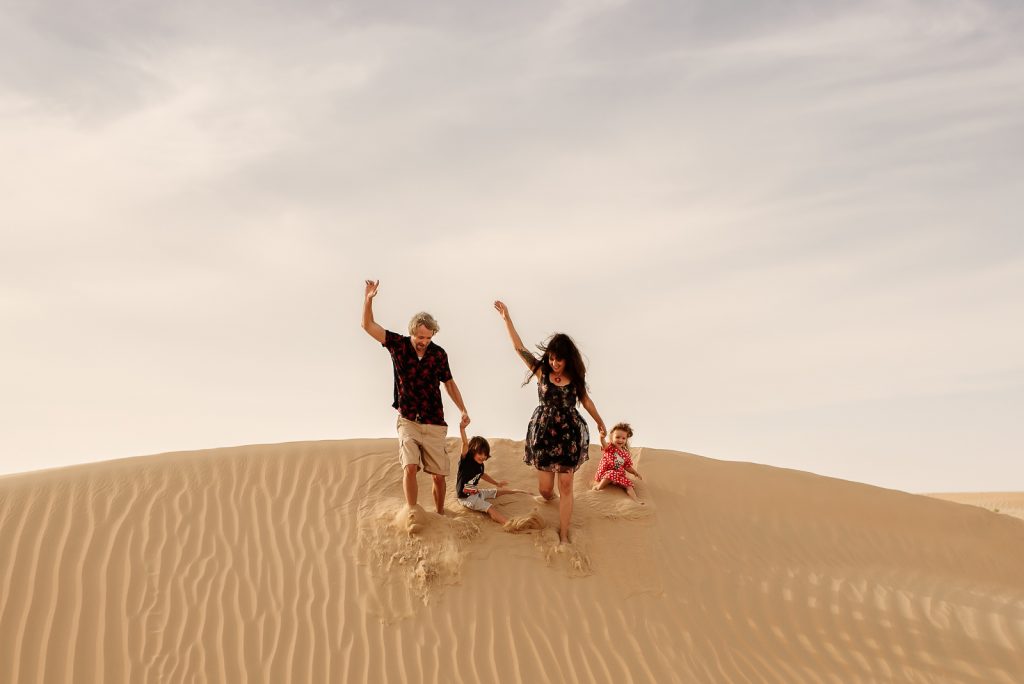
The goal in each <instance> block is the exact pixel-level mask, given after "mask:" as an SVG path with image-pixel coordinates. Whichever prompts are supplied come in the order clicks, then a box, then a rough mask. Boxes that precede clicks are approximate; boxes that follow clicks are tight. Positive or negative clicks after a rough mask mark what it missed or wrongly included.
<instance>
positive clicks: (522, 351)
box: [516, 347, 537, 366]
mask: <svg viewBox="0 0 1024 684" xmlns="http://www.w3.org/2000/svg"><path fill="white" fill-rule="evenodd" d="M516 351H517V352H519V355H520V356H521V357H523V361H526V362H527V363H528V364H530V365H531V366H532V365H533V364H535V363H537V357H536V356H534V355H533V354H531V353H530V352H528V351H526V350H525V349H523V348H522V347H520V348H519V349H517V350H516Z"/></svg>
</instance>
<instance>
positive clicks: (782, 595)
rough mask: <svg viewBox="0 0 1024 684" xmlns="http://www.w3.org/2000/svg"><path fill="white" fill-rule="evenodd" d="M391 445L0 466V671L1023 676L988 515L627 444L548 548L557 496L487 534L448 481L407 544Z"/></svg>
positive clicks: (517, 506)
mask: <svg viewBox="0 0 1024 684" xmlns="http://www.w3.org/2000/svg"><path fill="white" fill-rule="evenodd" d="M492 447H493V458H492V459H491V460H490V461H489V462H488V466H487V469H488V473H489V474H491V475H492V476H494V477H496V478H499V479H507V480H510V482H511V484H510V486H512V487H517V488H521V489H528V490H535V488H536V476H535V474H534V471H533V470H531V469H530V468H528V467H527V466H525V465H523V464H522V462H521V458H522V453H523V444H522V442H512V441H508V440H500V439H499V440H492ZM396 448H397V447H396V441H395V440H393V439H380V440H349V441H328V442H304V443H292V444H277V445H262V446H247V447H238V448H227V449H212V450H208V451H197V452H186V453H172V454H161V455H157V456H147V457H139V458H131V459H123V460H117V461H108V462H103V463H95V464H88V465H82V466H74V467H69V468H62V469H56V470H50V471H40V472H34V473H25V474H19V475H12V476H6V477H3V478H0V681H2V682H42V681H45V682H71V681H75V682H272V683H275V684H276V683H280V682H384V681H393V682H400V681H401V682H404V681H416V682H420V681H422V682H487V681H494V682H519V681H523V682H780V683H787V684H789V683H793V682H842V683H849V682H888V681H892V682H977V683H979V684H981V683H984V684H991V683H994V682H1006V683H1011V682H1021V681H1024V521H1022V520H1020V519H1017V518H1015V517H1012V516H1010V515H1003V514H1001V513H998V514H997V513H994V512H992V511H991V510H986V509H985V508H983V507H979V506H965V505H962V504H960V503H956V502H951V501H945V500H940V499H938V498H935V497H928V496H921V495H914V494H908V493H904V492H900V491H894V490H887V489H880V488H877V487H872V486H868V485H863V484H857V483H853V482H847V481H842V480H836V479H830V478H826V477H820V476H816V475H812V474H808V473H803V472H798V471H791V470H783V469H779V468H773V467H768V466H763V465H756V464H751V463H738V462H727V461H717V460H713V459H709V458H704V457H700V456H695V455H692V454H686V453H680V452H673V451H662V450H654V449H648V448H635V449H634V455H635V457H636V458H635V461H636V465H637V468H638V469H639V470H640V472H641V473H642V474H643V475H644V478H645V479H644V480H643V481H642V482H640V483H639V485H638V493H639V495H640V496H641V497H642V498H643V499H644V500H646V501H647V502H648V505H646V506H642V507H641V506H638V505H636V504H634V503H632V502H631V501H629V499H628V498H627V497H626V495H625V493H624V492H623V491H622V490H617V489H614V488H609V490H606V491H602V492H592V491H589V487H590V480H591V478H592V476H593V473H594V470H595V468H596V466H597V460H598V459H597V456H598V455H599V454H598V451H597V450H596V449H595V448H592V451H591V460H590V461H589V462H588V463H587V464H586V465H585V466H584V468H583V469H581V471H580V473H579V474H578V475H577V479H576V502H577V503H576V513H575V516H574V528H573V539H574V543H573V544H571V545H570V546H568V547H567V548H565V547H563V548H562V549H559V547H558V544H557V534H556V531H555V528H554V526H555V525H557V515H558V512H557V505H551V504H547V505H543V504H539V503H538V502H537V501H535V500H534V499H533V498H532V497H530V496H527V495H509V496H506V497H502V498H501V499H499V500H498V504H499V506H500V508H501V509H502V510H503V511H505V512H506V513H507V514H508V515H512V516H515V517H517V518H518V519H523V518H524V517H525V516H529V515H531V514H532V513H534V511H536V513H537V515H538V516H540V518H541V519H543V521H544V522H545V523H546V527H544V528H543V529H526V530H524V531H521V532H519V533H510V532H507V531H505V530H504V529H503V528H502V527H501V526H499V525H498V524H496V523H494V522H493V521H491V520H489V519H488V518H487V517H486V516H484V515H483V514H480V513H476V512H472V511H467V510H465V509H463V508H462V507H461V506H458V505H457V504H456V503H455V502H454V495H453V493H452V491H451V490H452V489H453V487H454V482H453V481H454V478H451V479H450V480H449V492H448V501H447V511H448V512H447V514H446V515H445V516H444V517H441V516H437V515H436V514H433V513H426V514H423V515H421V517H422V518H423V524H424V526H423V529H422V530H421V531H419V532H418V533H417V534H411V535H410V534H409V531H408V529H407V519H406V517H405V516H403V515H402V505H403V504H402V497H401V488H400V485H399V467H398V464H397V459H396V456H395V454H396ZM450 452H451V454H452V459H453V462H454V459H455V458H457V453H458V452H457V451H456V447H455V442H454V440H453V441H451V442H450ZM453 473H454V469H453ZM420 492H421V493H420V500H421V503H426V502H427V500H428V499H429V484H428V481H427V479H426V477H422V479H421V480H420ZM999 496H1001V497H1016V498H1014V499H1013V500H1014V501H1016V502H1017V505H1019V502H1020V501H1021V498H1022V495H1020V494H1008V495H999ZM1002 500H1003V499H1000V501H1002ZM1006 508H1007V509H1008V508H1010V506H1006Z"/></svg>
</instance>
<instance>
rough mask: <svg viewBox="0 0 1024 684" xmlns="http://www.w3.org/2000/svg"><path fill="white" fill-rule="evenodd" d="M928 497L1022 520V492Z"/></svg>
mask: <svg viewBox="0 0 1024 684" xmlns="http://www.w3.org/2000/svg"><path fill="white" fill-rule="evenodd" d="M928 496H934V497H936V498H938V499H945V500H946V501H955V502H957V503H962V504H967V505H968V506H981V507H982V508H985V509H987V510H990V511H992V512H993V513H1002V514H1004V515H1012V516H1013V517H1015V518H1020V519H1021V520H1024V492H945V493H942V494H929V495H928Z"/></svg>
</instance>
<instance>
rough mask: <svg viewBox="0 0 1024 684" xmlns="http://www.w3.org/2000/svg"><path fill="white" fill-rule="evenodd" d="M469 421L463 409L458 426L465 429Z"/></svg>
mask: <svg viewBox="0 0 1024 684" xmlns="http://www.w3.org/2000/svg"><path fill="white" fill-rule="evenodd" d="M469 423H470V420H469V414H468V413H466V412H465V411H463V412H462V420H461V421H459V427H460V428H463V429H465V428H466V427H467V426H468V425H469Z"/></svg>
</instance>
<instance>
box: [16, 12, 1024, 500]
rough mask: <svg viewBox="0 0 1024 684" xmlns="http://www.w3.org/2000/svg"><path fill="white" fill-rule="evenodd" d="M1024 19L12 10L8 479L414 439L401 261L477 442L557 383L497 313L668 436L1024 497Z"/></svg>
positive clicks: (652, 442)
mask: <svg viewBox="0 0 1024 684" xmlns="http://www.w3.org/2000/svg"><path fill="white" fill-rule="evenodd" d="M1022 36H1024V9H1022V6H1021V5H1020V4H1019V3H1017V2H1009V1H997V0H992V1H971V0H963V1H947V0H927V1H921V2H910V1H893V2H839V1H827V2H826V1H822V0H814V1H813V2H811V1H807V2H790V3H776V2H752V1H749V0H746V1H743V2H723V1H722V0H716V1H714V2H711V1H708V2H677V1H666V2H646V1H636V2H619V1H594V2H577V1H570V2H560V3H559V2H512V3H509V2H502V3H497V2H495V3H488V2H480V1H479V0H465V1H464V2H443V1H438V2H414V1H411V0H409V1H406V2H398V1H395V2H391V1H380V0H378V1H375V2H365V3H352V2H305V3H302V2H283V1H282V2H260V3H238V2H226V3H217V6H216V7H210V6H209V5H208V3H205V2H176V3H155V2H140V3H113V4H112V3H109V2H100V1H99V0H95V1H91V2H78V3H72V4H68V3H62V2H55V1H48V2H47V1H43V2H35V3H23V2H8V3H4V4H3V5H2V6H0V45H3V48H2V54H3V57H4V58H3V59H2V60H0V236H2V241H3V242H2V244H3V248H2V251H0V377H2V387H3V394H2V399H0V434H2V439H0V473H2V472H16V471H24V470H32V469H37V468H47V467H53V466H59V465H66V464H71V463H78V462H84V461H94V460H105V459H109V458H116V457H123V456H133V455H141V454H150V453H158V452H165V451H172V450H180V449H200V448H209V447H216V446H228V445H238V444H252V443H265V442H283V441H294V440H313V439H347V438H360V437H390V436H393V435H394V421H395V412H394V410H393V409H392V408H391V407H390V401H391V370H390V362H389V358H388V356H387V353H386V352H385V351H384V350H383V349H382V348H380V347H379V346H378V345H376V344H375V343H374V342H373V341H372V340H371V339H370V338H369V337H368V336H367V335H366V334H365V333H364V332H363V331H362V330H361V329H360V328H359V317H360V309H361V305H362V292H363V280H364V279H366V278H375V279H377V278H379V279H380V281H381V286H380V295H379V296H378V297H377V300H376V316H377V321H378V322H379V323H381V324H382V325H384V326H385V327H387V328H389V329H392V330H395V331H398V332H405V329H406V324H407V321H408V319H409V317H410V316H411V315H412V314H413V313H415V312H416V311H418V310H421V309H426V310H428V311H430V312H432V313H433V314H434V315H435V316H436V317H437V318H438V320H439V322H440V325H441V332H440V333H439V334H438V335H437V337H436V338H435V341H436V342H437V343H438V344H440V345H441V346H443V347H444V348H445V349H446V350H447V351H448V354H449V357H450V360H451V366H452V370H453V372H454V374H455V378H456V380H457V381H458V383H459V385H460V387H461V388H462V392H463V395H464V397H465V399H466V403H467V405H468V408H469V412H470V415H471V416H472V418H473V425H472V426H471V432H473V433H479V434H483V435H486V436H493V437H510V438H515V439H523V437H524V435H525V429H526V423H527V420H528V418H529V415H530V412H531V411H532V409H533V407H534V405H535V403H536V390H535V388H534V387H533V386H527V387H522V386H521V383H522V380H523V370H524V369H523V368H522V365H521V364H520V362H519V361H518V360H517V358H516V357H515V355H514V353H513V352H512V349H511V345H510V344H509V343H508V341H507V338H506V336H505V332H504V328H503V326H502V324H501V321H500V319H499V318H498V315H497V314H496V313H495V311H494V310H493V308H492V306H491V303H492V301H493V300H494V299H496V298H501V299H504V300H505V301H506V303H507V304H508V305H509V307H510V309H511V312H512V315H513V318H514V320H515V321H516V323H517V325H518V327H519V330H520V332H521V333H522V335H523V338H524V339H525V340H527V341H530V342H540V341H542V340H543V339H544V338H546V337H547V336H548V335H550V334H551V333H553V332H555V331H564V332H567V333H569V334H570V335H572V336H574V338H575V339H576V341H577V342H578V344H579V345H580V347H581V348H582V350H583V352H584V354H585V355H586V357H587V358H588V360H589V363H590V374H589V378H588V379H589V382H590V387H591V392H592V396H593V398H594V401H595V403H596V404H597V407H598V409H599V410H600V411H601V413H602V414H603V417H604V418H605V420H606V422H608V423H609V424H611V423H613V422H616V421H619V420H629V421H631V422H632V423H633V425H634V427H635V430H636V436H635V438H634V440H633V441H634V446H651V447H659V448H666V449H674V450H679V451H688V452H694V453H699V454H702V455H705V456H710V457H714V458H721V459H731V460H744V461H755V462H759V463H767V464H771V465H777V466H783V467H789V468H798V469H800V470H809V471H812V472H816V473H820V474H823V475H829V476H835V477H841V478H846V479H851V480H857V481H862V482H868V483H872V484H878V485H883V486H888V487H896V488H900V489H906V490H910V491H944V490H945V491H949V490H1018V491H1019V490H1022V489H1024V446H1022V445H1024V352H1022V350H1024V315H1022V313H1021V311H1022V304H1024V228H1022V226H1024V220H1022V219H1024V215H1022V214H1024V212H1022V209H1021V200H1020V198H1021V197H1024V40H1022ZM446 402H447V398H446ZM446 407H447V411H448V415H449V417H450V418H452V420H451V422H453V423H454V422H455V420H454V418H455V417H456V416H457V412H456V411H455V407H454V405H453V404H451V403H450V402H447V403H446ZM452 434H455V432H454V430H453V431H452ZM523 467H525V466H523ZM673 484H674V483H662V486H671V485H673ZM679 484H680V485H684V484H685V485H687V486H699V483H679Z"/></svg>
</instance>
